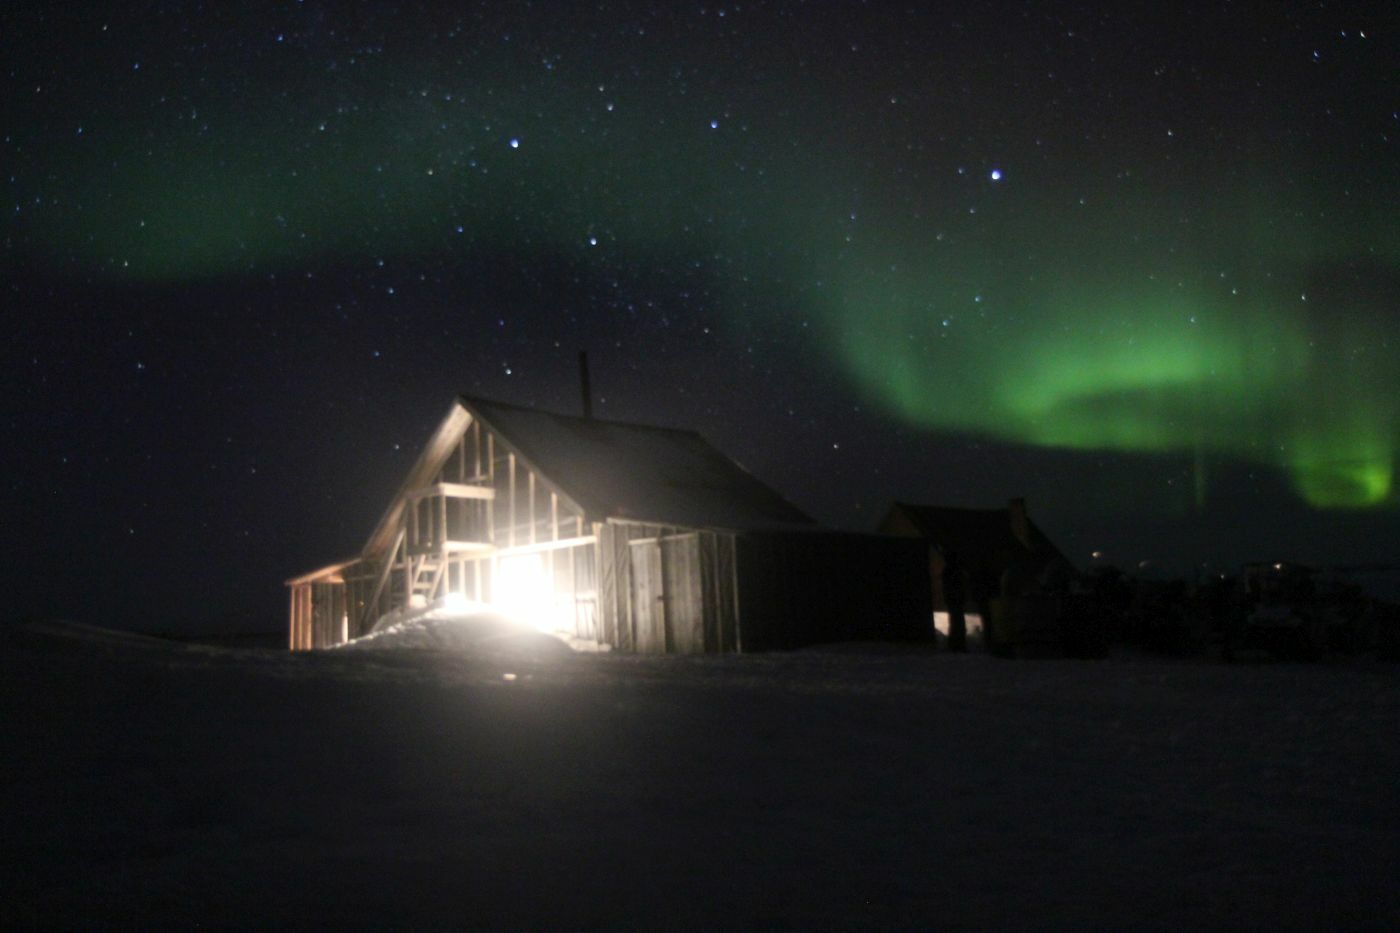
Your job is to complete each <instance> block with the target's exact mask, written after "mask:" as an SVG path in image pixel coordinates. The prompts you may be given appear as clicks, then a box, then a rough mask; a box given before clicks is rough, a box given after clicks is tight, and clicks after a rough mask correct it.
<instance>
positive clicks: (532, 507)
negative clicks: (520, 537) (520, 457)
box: [525, 470, 535, 544]
mask: <svg viewBox="0 0 1400 933" xmlns="http://www.w3.org/2000/svg"><path fill="white" fill-rule="evenodd" d="M525 473H526V475H527V476H528V477H529V483H528V485H529V487H530V508H529V517H530V543H531V544H534V543H535V471H534V470H526V471H525Z"/></svg>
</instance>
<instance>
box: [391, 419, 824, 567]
mask: <svg viewBox="0 0 1400 933" xmlns="http://www.w3.org/2000/svg"><path fill="white" fill-rule="evenodd" d="M473 419H477V420H479V421H480V422H481V423H482V425H483V426H484V427H485V428H487V429H488V430H490V431H492V432H493V433H494V434H495V435H496V437H497V440H498V442H499V443H501V444H504V445H505V447H506V449H507V450H510V451H512V452H514V453H515V455H516V456H517V457H519V458H521V460H523V461H524V462H525V463H526V464H528V465H529V466H531V467H533V468H534V469H535V470H536V472H538V473H539V475H540V477H541V479H542V480H543V481H544V483H545V485H546V487H548V488H550V489H552V490H553V491H555V492H558V493H559V494H560V495H561V496H562V497H563V498H564V499H565V500H567V501H570V502H572V503H573V504H574V505H577V506H578V507H579V508H580V509H581V510H582V511H583V512H584V514H586V515H587V516H588V517H589V518H590V519H593V520H597V521H603V520H607V519H622V520H628V521H638V522H648V523H654V524H658V525H677V526H682V527H688V528H723V529H729V530H733V531H758V530H773V529H795V528H811V527H815V526H816V522H815V521H814V520H813V519H812V518H811V517H810V516H808V515H806V514H805V513H804V512H802V510H801V509H799V508H797V507H796V506H795V505H793V504H792V503H790V502H788V501H787V500H786V499H784V498H783V497H782V496H781V495H779V494H778V493H777V492H775V491H774V490H773V489H771V488H769V487H768V486H766V485H764V484H763V483H762V482H760V481H759V480H758V479H757V478H755V477H754V476H753V474H751V473H749V472H748V471H747V470H745V469H744V468H743V467H742V466H740V465H739V464H738V463H735V462H734V461H733V460H731V459H729V458H728V457H726V456H725V455H724V454H722V453H720V452H719V451H718V450H717V449H715V448H714V447H713V446H712V445H711V444H710V443H709V442H708V441H706V440H705V439H704V438H703V437H701V436H700V435H699V434H697V433H696V432H694V431H682V430H676V429H674V428H659V427H652V426H648V425H640V424H627V423H624V422H620V421H604V420H602V419H600V418H581V417H577V416H573V415H559V414H553V413H551V412H545V411H539V410H537V409H533V408H525V407H522V406H519V405H509V404H506V403H504V402H496V401H492V400H490V399H483V398H473V397H469V396H461V397H459V398H458V399H457V400H456V401H455V402H454V403H453V404H452V407H451V408H450V409H449V411H448V413H447V416H446V417H445V418H444V419H443V421H442V423H441V424H439V425H438V427H437V429H436V430H435V431H434V432H433V434H432V437H430V438H429V440H428V443H427V446H426V447H425V448H424V450H423V453H422V454H420V455H419V457H418V459H417V460H416V461H415V462H414V464H413V466H412V468H410V470H409V474H408V477H407V478H406V479H405V481H404V483H403V486H402V487H401V488H400V490H399V493H398V494H397V495H396V496H395V497H394V500H393V501H392V502H391V503H390V505H389V508H388V510H386V511H385V513H384V516H383V518H381V519H380V521H379V525H378V526H377V527H376V528H375V531H374V533H373V534H372V535H371V536H370V539H369V541H368V543H366V545H365V549H364V552H363V553H364V556H366V557H369V556H373V555H377V554H379V553H381V552H383V551H384V550H386V549H388V548H389V547H390V545H391V544H392V540H393V536H394V534H395V532H396V530H397V528H398V526H399V519H400V516H401V515H402V512H403V505H404V501H405V498H406V496H407V494H408V493H410V492H412V491H413V490H415V489H419V488H421V487H423V486H426V485H427V484H429V483H431V482H432V480H433V477H434V476H436V475H437V472H438V471H439V470H440V469H441V468H442V465H443V463H444V462H446V460H447V458H448V456H450V455H451V453H452V451H453V449H454V448H455V447H456V444H457V442H458V441H459V440H460V439H461V437H462V434H463V433H464V432H465V431H466V429H467V428H468V427H469V426H470V425H471V422H472V420H473Z"/></svg>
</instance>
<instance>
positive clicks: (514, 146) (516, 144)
mask: <svg viewBox="0 0 1400 933" xmlns="http://www.w3.org/2000/svg"><path fill="white" fill-rule="evenodd" d="M510 148H512V149H519V148H520V140H518V139H516V138H514V137H511V140H510Z"/></svg>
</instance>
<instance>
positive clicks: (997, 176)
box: [992, 168, 1001, 181]
mask: <svg viewBox="0 0 1400 933" xmlns="http://www.w3.org/2000/svg"><path fill="white" fill-rule="evenodd" d="M992 181H1001V169H999V168H994V169H992Z"/></svg>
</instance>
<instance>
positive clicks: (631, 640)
mask: <svg viewBox="0 0 1400 933" xmlns="http://www.w3.org/2000/svg"><path fill="white" fill-rule="evenodd" d="M288 585H289V586H290V588H291V634H290V644H291V647H292V648H293V649H299V648H320V647H328V646H331V645H335V644H339V643H341V642H343V641H346V640H348V639H352V638H355V637H358V636H359V635H362V634H364V633H366V632H368V631H369V630H370V628H371V627H372V626H373V625H374V623H375V621H376V620H377V619H379V618H380V617H381V616H383V615H385V614H386V613H388V612H390V611H392V610H395V609H403V608H406V607H411V606H414V605H427V604H430V603H434V602H436V601H440V600H441V601H450V600H452V599H461V600H467V601H475V602H481V603H488V604H491V605H493V606H496V607H497V608H499V609H502V610H504V611H506V612H508V613H510V614H512V615H515V616H518V617H520V618H521V619H522V620H527V621H529V622H531V623H533V624H534V625H536V626H537V627H538V628H540V629H542V630H545V631H549V632H554V633H558V634H561V635H563V636H566V637H568V638H569V639H571V640H574V641H576V642H584V643H594V644H597V645H599V646H607V647H609V648H612V649H615V650H620V651H631V652H643V653H698V652H732V651H750V650H764V649H773V648H791V647H798V646H801V645H806V644H812V643H815V642H821V641H836V640H851V639H918V638H924V637H929V634H930V632H929V624H928V619H929V612H930V607H929V592H930V590H929V580H928V571H927V563H926V556H925V551H924V549H923V547H922V546H919V545H917V544H916V543H915V542H910V541H907V540H901V539H897V538H892V537H885V536H880V535H859V534H848V533H843V532H836V531H831V530H827V529H824V528H822V527H820V526H819V525H818V524H817V523H816V522H814V521H813V520H812V519H811V518H810V517H809V516H807V515H806V514H804V513H803V512H802V511H801V510H800V509H798V508H797V507H796V506H794V505H792V504H791V503H789V502H788V501H787V500H785V499H784V498H783V497H782V496H781V495H779V494H778V493H777V492H775V491H774V490H773V489H771V488H770V487H768V486H766V485H764V484H763V483H762V482H760V481H759V480H758V479H756V478H755V477H754V476H753V475H752V474H750V473H749V472H747V471H746V470H744V469H743V468H742V467H741V466H739V465H738V464H737V463H735V462H734V461H733V460H731V459H729V458H728V457H726V456H725V455H724V454H722V453H720V452H719V451H718V450H717V449H715V448H714V447H713V446H711V445H710V444H709V443H708V442H707V441H706V440H705V439H704V438H702V437H701V436H700V435H699V434H697V433H695V432H693V431H684V430H675V429H670V428H659V427H651V426H645V425H637V424H626V423H622V422H616V421H605V420H602V419H595V418H591V417H574V416H569V415H560V414H553V413H549V412H544V411H539V410H535V409H531V408H523V407H520V406H515V405H508V404H504V403H501V402H495V401H489V400H486V399H479V398H469V397H460V398H458V399H457V400H456V401H454V402H453V404H452V405H451V407H450V408H449V409H448V412H447V414H446V416H445V417H444V418H443V420H442V422H441V423H440V424H439V425H438V428H437V430H436V431H435V432H434V433H433V435H432V437H430V438H429V440H428V443H427V445H426V447H425V448H424V450H423V453H422V454H421V455H420V456H419V458H418V460H417V461H416V462H415V463H414V465H413V467H412V468H411V470H410V471H409V475H408V477H407V478H406V479H405V481H404V483H403V486H402V487H401V489H400V490H399V492H398V494H397V495H396V496H395V497H394V499H393V501H392V502H391V503H390V504H389V507H388V509H387V510H386V511H385V512H384V515H383V517H382V518H381V519H380V521H379V524H378V525H377V526H376V528H375V529H374V532H373V533H372V534H371V535H370V538H369V541H368V542H367V543H366V545H365V547H364V550H363V551H362V552H361V554H360V555H359V557H358V558H355V559H353V560H349V561H345V562H342V563H339V564H334V565H331V566H329V567H326V568H323V569H322V570H319V571H315V572H313V573H309V574H305V575H303V576H300V577H296V578H294V579H292V580H289V581H288Z"/></svg>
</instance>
